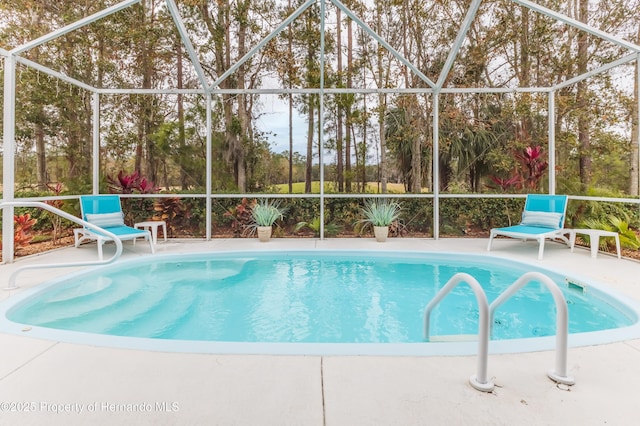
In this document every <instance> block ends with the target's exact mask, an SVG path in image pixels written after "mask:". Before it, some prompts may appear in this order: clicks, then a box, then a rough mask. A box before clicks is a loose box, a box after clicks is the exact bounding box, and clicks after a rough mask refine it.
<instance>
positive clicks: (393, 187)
mask: <svg viewBox="0 0 640 426" xmlns="http://www.w3.org/2000/svg"><path fill="white" fill-rule="evenodd" d="M354 187H355V186H354ZM275 189H276V191H277V192H278V193H281V194H286V193H288V192H289V185H288V184H286V183H285V184H281V185H275ZM378 191H379V189H378V184H377V183H376V182H369V183H367V190H366V193H368V194H376V193H378ZM387 191H388V192H389V193H391V194H404V192H405V191H404V185H402V184H401V183H388V184H387ZM292 192H293V193H294V194H304V182H296V183H294V184H293V188H292ZM324 192H325V193H328V194H336V193H337V192H338V190H337V187H336V184H335V183H333V182H325V183H324ZM311 193H313V194H319V193H320V182H312V183H311Z"/></svg>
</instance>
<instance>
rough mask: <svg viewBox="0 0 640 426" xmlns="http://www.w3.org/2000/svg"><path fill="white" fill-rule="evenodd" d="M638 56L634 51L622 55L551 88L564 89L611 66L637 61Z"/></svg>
mask: <svg viewBox="0 0 640 426" xmlns="http://www.w3.org/2000/svg"><path fill="white" fill-rule="evenodd" d="M636 57H637V54H635V53H632V54H630V55H627V56H624V57H622V58H620V59H618V60H615V61H613V62H609V63H608V64H605V65H603V66H601V67H599V68H596V69H593V70H591V71H589V72H586V73H584V74H582V75H579V76H577V77H574V78H571V79H569V80H567V81H563V82H562V83H560V84H556V85H555V86H553V87H552V88H551V90H558V89H562V88H564V87H567V86H571V85H572V84H574V83H577V82H579V81H582V80H585V79H587V78H589V77H593V76H594V75H598V74H602V73H603V72H605V71H608V70H610V69H611V68H615V67H618V66H620V65H624V64H627V63H629V62H633V61H635V59H636Z"/></svg>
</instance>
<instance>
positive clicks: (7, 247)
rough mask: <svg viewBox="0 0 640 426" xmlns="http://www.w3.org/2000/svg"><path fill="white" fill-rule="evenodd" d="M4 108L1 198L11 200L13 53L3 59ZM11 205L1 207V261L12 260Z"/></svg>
mask: <svg viewBox="0 0 640 426" xmlns="http://www.w3.org/2000/svg"><path fill="white" fill-rule="evenodd" d="M3 105H4V110H3V120H4V121H3V128H2V129H3V147H2V148H3V155H4V157H3V159H2V167H3V171H2V182H3V183H4V185H3V191H2V200H3V201H7V202H12V201H13V200H14V198H15V181H16V173H15V164H16V163H15V155H16V148H15V146H16V141H15V133H16V60H15V56H14V55H9V56H7V57H5V59H4V104H3ZM13 232H14V226H13V206H11V205H10V206H7V207H5V208H4V209H2V242H3V249H2V261H3V262H5V263H10V262H13V252H14V247H15V245H14V242H13Z"/></svg>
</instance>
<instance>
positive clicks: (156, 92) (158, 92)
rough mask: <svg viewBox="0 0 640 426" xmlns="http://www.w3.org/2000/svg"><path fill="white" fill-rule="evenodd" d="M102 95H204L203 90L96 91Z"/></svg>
mask: <svg viewBox="0 0 640 426" xmlns="http://www.w3.org/2000/svg"><path fill="white" fill-rule="evenodd" d="M96 93H100V94H101V95H178V94H183V95H204V94H205V93H206V92H205V91H204V90H203V89H96Z"/></svg>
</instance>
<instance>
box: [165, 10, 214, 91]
mask: <svg viewBox="0 0 640 426" xmlns="http://www.w3.org/2000/svg"><path fill="white" fill-rule="evenodd" d="M166 2H167V7H168V8H169V13H171V17H172V18H173V22H174V23H175V24H176V28H177V29H178V33H179V34H180V39H182V44H184V48H185V49H186V50H187V54H188V55H189V59H191V63H192V64H193V67H194V68H195V69H196V74H197V76H198V80H200V84H201V85H202V88H203V89H206V87H207V78H206V76H205V74H204V70H203V69H202V66H201V65H200V59H199V58H198V54H197V53H196V50H195V49H194V47H193V44H192V43H191V39H190V38H189V34H188V33H187V28H186V27H185V25H184V22H183V21H182V16H181V15H180V11H178V6H176V2H175V1H173V0H166Z"/></svg>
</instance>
